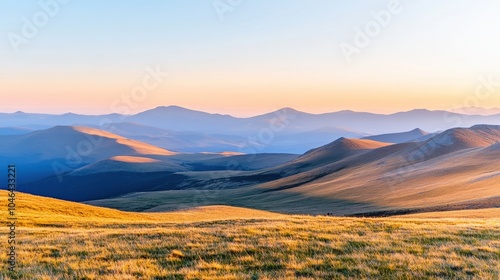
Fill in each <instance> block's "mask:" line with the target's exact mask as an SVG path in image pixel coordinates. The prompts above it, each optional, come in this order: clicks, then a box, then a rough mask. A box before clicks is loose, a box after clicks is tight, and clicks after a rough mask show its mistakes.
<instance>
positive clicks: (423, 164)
mask: <svg viewBox="0 0 500 280" xmlns="http://www.w3.org/2000/svg"><path fill="white" fill-rule="evenodd" d="M498 141H500V127H499V126H489V125H479V126H474V127H471V128H457V129H450V130H448V131H445V132H443V133H440V134H438V135H436V136H434V137H432V138H431V139H429V140H427V141H423V142H410V143H401V144H392V145H391V144H388V143H381V142H374V141H370V140H356V139H345V138H343V139H339V140H337V141H334V142H333V143H331V144H329V145H326V146H324V147H320V148H318V149H315V150H312V151H310V152H308V153H306V154H304V155H302V156H300V157H298V158H297V159H295V160H292V161H290V162H288V163H285V164H283V165H280V166H275V167H272V168H268V169H264V170H259V171H248V172H240V173H238V174H230V175H228V176H225V177H224V176H221V177H219V178H209V177H203V176H198V177H196V178H195V177H190V178H189V177H187V178H185V180H184V183H185V184H188V186H186V185H185V188H187V189H190V187H189V185H191V186H195V187H194V188H193V189H191V190H176V191H162V192H154V193H138V194H136V195H134V196H130V197H121V198H116V199H109V200H101V201H93V202H90V203H91V204H95V205H102V206H109V207H114V208H118V209H125V210H142V211H144V210H148V209H154V210H155V211H165V210H171V209H178V206H179V205H189V206H193V205H210V204H228V205H234V206H242V207H251V208H259V209H263V210H273V211H279V212H285V213H309V214H326V213H334V214H336V215H370V213H373V214H376V215H396V214H401V213H418V212H427V211H445V210H460V209H480V208H491V207H500V188H499V186H500V175H499V172H498V170H500V163H499V161H498V160H497V159H498V158H499V157H500V148H498V147H499V144H497V142H498ZM420 155H422V156H420ZM201 186H203V188H204V190H205V191H204V193H205V194H204V195H201V194H199V193H198V194H197V192H196V188H197V187H201ZM200 195H201V197H200ZM153 197H154V200H153ZM193 197H198V198H197V199H193ZM141 203H142V206H141ZM174 203H177V204H176V205H174ZM129 207H130V208H129ZM134 207H135V208H134Z"/></svg>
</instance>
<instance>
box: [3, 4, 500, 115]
mask: <svg viewBox="0 0 500 280" xmlns="http://www.w3.org/2000/svg"><path fill="white" fill-rule="evenodd" d="M498 11H500V2H499V1H495V0H484V1H481V4H480V5H478V2H477V1H472V0H468V1H466V0H441V1H439V0H438V1H436V0H434V1H432V0H422V1H411V0H400V1H397V0H389V1H387V0H356V1H343V0H342V1H341V0H273V1H269V0H193V1H185V0H169V1H165V0H162V1H160V0H149V1H138V0H136V1H132V0H120V1H118V0H108V1H97V0H85V1H83V0H38V1H29V0H24V1H17V0H0V38H1V39H0V95H1V97H2V102H0V112H15V111H25V112H43V113H65V112H74V113H83V114H102V113H111V112H118V113H137V112H141V111H144V110H147V109H151V108H154V107H157V106H168V105H178V106H183V107H187V108H191V109H196V110H203V111H207V112H217V113H226V114H232V115H235V116H250V115H256V114H260V113H264V112H269V111H272V110H276V109H279V108H282V107H293V108H295V109H298V110H301V111H306V112H311V113H322V112H332V111H338V110H347V109H348V110H355V111H369V112H377V113H392V112H397V111H406V110H411V109H417V108H426V109H431V110H436V109H445V110H450V109H454V108H458V107H464V106H465V107H466V106H480V107H486V108H490V107H500V67H499V66H498V65H500V52H499V51H498V50H499V49H500V37H499V36H498V26H500V17H498ZM497 81H498V82H497Z"/></svg>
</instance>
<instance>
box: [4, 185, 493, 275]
mask: <svg viewBox="0 0 500 280" xmlns="http://www.w3.org/2000/svg"><path fill="white" fill-rule="evenodd" d="M0 197H7V194H6V192H5V191H0ZM17 203H18V206H17V209H18V210H17V211H18V219H19V228H18V232H17V234H18V238H17V241H18V242H19V244H17V246H18V249H17V253H18V262H19V267H18V268H17V271H16V273H14V274H7V273H6V272H5V270H2V272H1V273H0V279H2V278H3V279H120V280H122V279H499V277H500V215H499V214H500V213H499V211H498V209H489V210H478V211H471V212H469V211H459V212H454V213H453V212H450V213H436V214H428V216H425V215H424V214H419V215H414V216H408V217H406V216H402V217H393V218H380V219H365V218H335V217H319V216H317V217H315V216H298V215H294V216H289V215H280V214H274V213H269V212H264V211H256V210H248V209H243V208H234V207H227V206H213V207H203V208H196V209H192V210H188V211H183V212H173V213H165V214H163V213H159V214H157V213H127V212H120V211H116V210H110V209H105V208H98V207H93V206H87V205H83V204H77V203H71V202H65V201H60V200H55V199H48V198H41V197H37V196H31V195H26V194H22V193H18V199H17ZM6 204H7V203H6V199H3V200H2V203H1V205H0V207H2V212H1V213H2V217H3V218H5V219H4V220H6V216H5V215H6V214H5V213H6V211H5V210H3V209H7V206H6ZM4 232H6V231H2V238H1V240H2V242H4V245H2V246H7V244H6V243H7V242H6V240H7V238H6V236H5V234H4ZM6 258H7V257H6V254H1V255H0V261H1V262H2V265H4V264H5V262H6ZM4 267H5V266H4Z"/></svg>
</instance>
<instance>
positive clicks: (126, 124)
mask: <svg viewBox="0 0 500 280" xmlns="http://www.w3.org/2000/svg"><path fill="white" fill-rule="evenodd" d="M475 110H476V111H477V110H478V109H477V108H476V109H475ZM491 112H492V113H494V112H496V111H494V110H493V111H491ZM482 113H484V112H482ZM475 124H492V125H494V124H500V114H493V115H487V116H485V115H481V114H477V115H471V114H458V113H452V112H447V111H428V110H413V111H408V112H401V113H395V114H390V115H383V114H373V113H362V112H353V111H340V112H333V113H325V114H309V113H304V112H300V111H297V110H294V109H291V108H283V109H281V110H278V111H275V112H270V113H267V114H263V115H259V116H255V117H249V118H236V117H232V116H229V115H220V114H209V113H205V112H200V111H194V110H189V109H185V108H182V107H178V106H169V107H158V108H155V109H152V110H148V111H145V112H142V113H139V114H136V115H131V116H124V115H119V114H108V115H100V116H87V115H77V114H72V113H68V114H63V115H48V114H29V113H23V112H16V113H12V114H5V113H3V114H0V135H19V134H24V133H28V132H30V131H34V130H40V129H47V128H51V127H53V126H57V125H65V126H86V127H93V128H96V129H100V130H104V131H108V132H111V133H114V134H118V135H120V136H124V137H127V138H130V139H135V140H139V141H143V142H146V143H149V144H152V145H155V146H159V147H162V148H165V149H168V150H172V151H176V152H183V153H186V152H188V153H189V152H191V153H198V152H215V153H217V152H223V151H233V152H241V153H304V152H305V151H307V150H309V149H312V148H315V147H318V146H322V145H325V144H327V143H329V142H331V140H332V139H336V138H339V137H348V138H363V137H372V138H368V139H381V138H377V136H376V135H379V134H383V136H380V137H382V138H384V137H389V138H392V142H393V143H399V142H401V141H407V140H408V138H412V137H413V135H415V136H418V133H419V132H418V131H413V132H411V130H414V129H415V128H416V127H419V128H420V129H421V131H420V133H422V131H426V132H425V133H431V134H432V133H435V132H439V131H443V130H446V129H450V128H453V127H469V126H473V125H475ZM401 131H410V132H408V133H405V135H399V136H397V135H394V133H396V134H397V133H401ZM387 134H389V135H387ZM421 136H422V137H424V138H423V139H425V137H426V135H421ZM373 137H375V138H373ZM398 137H399V139H397V138H398ZM414 139H417V138H414ZM421 140H422V139H421Z"/></svg>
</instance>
